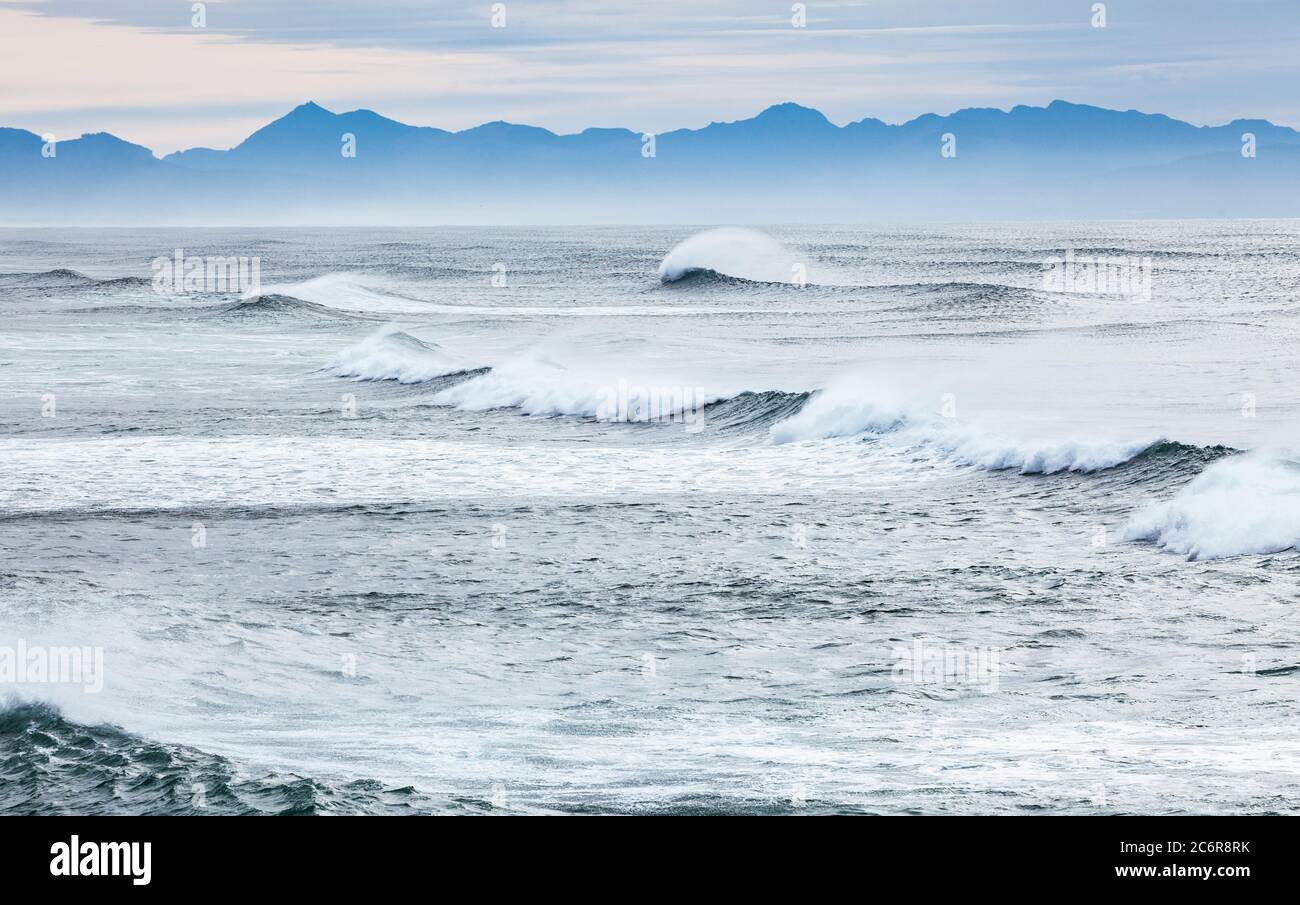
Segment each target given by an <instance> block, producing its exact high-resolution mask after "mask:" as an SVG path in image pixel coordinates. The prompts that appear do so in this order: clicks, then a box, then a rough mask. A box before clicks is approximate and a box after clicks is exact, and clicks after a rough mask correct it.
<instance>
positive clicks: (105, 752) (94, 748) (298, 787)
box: [0, 702, 450, 816]
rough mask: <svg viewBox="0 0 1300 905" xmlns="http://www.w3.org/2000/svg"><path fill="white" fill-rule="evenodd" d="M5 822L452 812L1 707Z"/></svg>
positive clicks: (0, 809) (34, 709) (47, 713)
mask: <svg viewBox="0 0 1300 905" xmlns="http://www.w3.org/2000/svg"><path fill="white" fill-rule="evenodd" d="M0 769H2V770H3V774H4V782H3V783H0V814H5V815H37V816H53V815H65V814H75V815H79V816H80V815H110V814H112V815H118V814H149V815H176V816H183V815H205V814H210V815H259V814H268V815H272V814H273V815H284V816H291V815H310V814H389V815H400V814H410V813H428V812H432V811H436V810H447V809H450V808H449V806H448V805H447V804H446V803H438V802H435V801H433V800H432V799H430V798H428V797H427V796H424V795H420V794H419V793H417V792H415V791H414V790H413V789H410V788H388V787H385V786H384V785H382V784H380V783H378V782H374V781H371V780H359V781H354V782H345V783H341V784H335V785H331V784H328V783H324V782H320V781H317V780H313V779H310V778H307V777H303V776H296V775H293V774H275V773H267V774H263V775H260V776H249V775H247V774H246V773H245V772H244V771H242V770H239V769H238V768H237V767H235V766H234V765H233V764H231V763H230V762H229V761H227V760H226V759H225V758H222V757H218V756H216V755H212V754H206V753H204V752H202V751H198V750H196V749H193V748H187V747H184V746H180V745H168V744H163V743H159V742H151V741H147V740H145V739H142V738H138V737H136V736H133V735H130V734H129V733H126V732H123V731H122V730H121V729H118V728H116V727H114V726H84V725H80V724H77V723H73V722H70V721H69V720H66V719H64V718H63V716H62V715H61V714H60V713H59V711H58V710H56V709H54V708H53V707H50V706H47V705H44V704H31V703H12V702H11V703H10V704H9V705H8V706H3V707H0Z"/></svg>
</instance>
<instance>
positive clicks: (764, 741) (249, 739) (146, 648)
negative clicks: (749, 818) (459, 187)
mask: <svg viewBox="0 0 1300 905" xmlns="http://www.w3.org/2000/svg"><path fill="white" fill-rule="evenodd" d="M696 232H697V230H694V229H691V228H655V229H642V228H638V229H635V230H633V229H599V230H595V229H592V230H573V229H565V230H559V229H557V230H538V229H530V230H505V229H479V230H451V229H438V230H389V231H383V230H375V231H362V232H357V231H346V230H325V231H291V230H261V231H258V230H252V231H250V230H239V231H235V230H230V231H215V230H214V231H203V230H154V231H148V230H140V231H126V230H119V231H76V230H66V231H16V230H6V231H0V317H3V325H4V326H3V330H2V331H0V426H2V428H3V439H0V475H3V479H4V480H3V484H2V485H0V678H3V676H4V674H3V665H4V663H3V658H4V655H5V650H11V651H16V650H17V648H18V645H19V644H20V643H21V644H22V645H24V649H25V650H30V649H33V648H35V649H37V650H46V651H48V650H49V649H50V648H52V647H60V646H71V645H84V646H87V647H90V648H92V649H98V650H99V651H100V652H101V654H102V657H103V675H102V685H103V687H102V690H93V691H88V690H87V689H86V687H85V686H86V684H87V683H86V682H81V683H78V682H75V681H59V682H55V681H48V680H47V681H26V682H20V681H16V679H15V676H14V675H10V676H9V677H8V680H7V681H0V695H5V696H7V698H8V705H7V707H6V708H5V709H3V710H0V811H3V812H7V813H67V812H71V813H83V812H94V813H120V812H132V813H135V812H143V813H256V812H270V813H284V812H288V813H320V812H365V813H428V812H433V813H444V812H445V813H476V812H489V813H500V812H507V813H509V812H515V811H523V812H580V813H587V812H613V813H662V812H688V813H698V812H704V813H712V812H757V813H781V812H795V813H819V812H866V813H917V812H923V813H932V812H942V813H986V812H1012V813H1021V812H1043V811H1048V812H1058V811H1059V812H1083V813H1110V812H1140V813H1148V812H1151V813H1170V812H1207V811H1210V812H1236V811H1249V812H1294V811H1297V810H1300V730H1298V729H1297V726H1296V721H1295V715H1296V707H1297V702H1298V700H1300V695H1298V694H1297V680H1298V679H1300V651H1298V650H1297V642H1298V641H1300V620H1297V605H1298V604H1300V587H1298V584H1297V581H1298V578H1300V560H1298V559H1297V553H1296V550H1295V548H1296V545H1297V543H1300V465H1297V460H1296V458H1295V454H1294V452H1293V450H1294V449H1295V447H1296V444H1295V443H1294V441H1295V440H1296V424H1297V420H1296V419H1297V414H1298V413H1300V380H1297V368H1296V360H1297V353H1296V349H1297V342H1296V341H1297V334H1298V332H1300V331H1298V330H1297V326H1298V324H1297V315H1300V294H1298V290H1300V266H1298V262H1300V224H1297V223H1296V222H1219V223H1215V222H1181V223H1180V222H1166V223H1131V224H1130V223H1123V224H1058V225H1033V226H1029V225H1025V226H1009V225H996V226H968V227H942V228H933V229H924V228H916V229H910V230H900V229H890V230H888V231H885V230H878V229H868V228H861V227H833V228H832V227H826V228H819V229H806V228H800V229H797V230H795V229H781V228H772V229H769V230H766V233H767V235H768V236H769V237H770V238H764V237H759V236H752V235H746V234H722V235H721V236H716V235H715V236H706V237H704V238H703V239H695V240H693V241H692V242H690V243H688V244H687V245H685V246H683V247H682V248H679V249H678V250H677V251H675V252H673V253H672V256H671V257H669V258H668V260H667V261H665V258H666V257H668V256H669V253H670V252H672V250H673V249H674V247H675V246H677V245H678V243H680V242H682V241H683V240H687V239H688V238H689V237H690V236H692V234H694V233H696ZM177 248H181V249H184V251H185V253H186V254H188V255H193V256H210V255H229V256H250V257H252V256H255V257H258V258H260V266H261V271H260V273H261V283H262V285H261V287H260V294H257V295H256V296H254V297H252V298H248V299H242V300H241V299H240V298H239V297H238V296H235V295H230V294H223V293H219V292H212V291H198V292H192V293H186V294H177V293H175V292H174V291H173V292H168V293H161V294H160V293H158V292H156V291H155V290H154V288H153V286H152V285H151V283H150V278H151V276H152V271H151V267H150V261H151V260H153V259H154V258H156V257H158V256H167V257H170V256H172V255H173V254H174V252H175V250H176V249H177ZM1067 250H1071V251H1073V252H1074V253H1076V254H1077V255H1079V256H1087V255H1104V256H1109V257H1119V256H1130V255H1133V256H1138V257H1149V258H1150V259H1151V270H1150V272H1149V275H1150V288H1151V292H1150V298H1149V299H1144V298H1123V297H1117V296H1115V295H1104V294H1097V293H1093V292H1088V291H1045V290H1044V288H1043V285H1044V284H1043V267H1042V265H1043V262H1044V261H1045V260H1047V259H1049V258H1053V257H1060V256H1063V255H1064V254H1065V253H1066V251H1067ZM661 263H662V264H663V265H664V266H663V272H664V274H665V275H666V276H668V277H680V279H675V280H674V281H672V282H668V283H663V282H661V280H660V266H661ZM497 265H500V266H497ZM494 277H495V278H496V282H497V283H498V284H500V283H504V285H494V284H493V278H494ZM802 281H806V282H807V285H799V283H800V282H802ZM209 288H210V287H209ZM1075 288H1078V287H1075ZM620 388H621V389H620ZM639 391H645V392H650V391H654V392H656V393H658V392H659V391H663V392H662V394H661V395H662V396H663V398H665V399H674V398H675V399H677V400H678V402H679V403H681V404H682V405H683V406H684V407H685V408H686V410H687V411H686V415H687V416H689V417H687V418H686V419H685V421H684V422H683V420H682V419H678V420H676V421H671V420H670V421H656V422H640V421H636V420H635V418H636V415H637V413H638V412H639V411H642V410H641V409H639V408H638V403H637V402H636V401H635V400H636V399H637V398H638V392H639ZM674 394H675V395H674ZM611 398H614V399H618V398H622V400H623V402H624V408H625V413H626V414H627V415H628V420H630V422H631V423H622V422H620V421H619V420H617V418H615V420H610V419H609V418H608V417H606V416H607V415H609V414H610V409H609V406H608V402H609V400H610V399H611ZM697 399H698V400H701V401H703V400H707V401H708V403H709V404H708V405H707V406H706V407H704V408H703V409H702V411H699V410H696V409H695V408H693V407H692V406H691V402H692V401H693V400H697ZM683 400H684V402H683ZM676 410H677V409H671V408H670V411H676ZM614 411H615V412H617V406H615V408H614ZM945 658H946V659H945ZM10 662H11V663H12V657H11V660H10ZM27 678H29V679H30V678H31V677H30V676H27ZM83 678H84V677H83Z"/></svg>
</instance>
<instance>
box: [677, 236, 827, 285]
mask: <svg viewBox="0 0 1300 905" xmlns="http://www.w3.org/2000/svg"><path fill="white" fill-rule="evenodd" d="M709 274H712V275H714V276H715V277H716V276H723V277H731V278H733V279H739V280H747V281H749V282H756V283H804V282H812V280H811V279H810V277H809V275H808V262H807V261H806V260H804V259H802V258H800V257H799V256H798V255H796V254H795V253H794V252H792V251H791V250H790V249H788V248H786V247H785V246H784V245H782V244H781V243H780V242H778V241H777V240H776V239H773V238H772V237H771V236H768V235H765V234H764V233H761V232H758V231H757V230H753V229H741V228H739V227H722V228H720V229H708V230H705V231H704V232H701V233H696V234H695V235H693V236H691V237H690V238H688V239H686V240H685V241H683V242H680V243H678V244H677V245H676V246H675V247H674V248H673V249H672V251H670V252H668V254H667V255H666V256H665V257H664V259H663V261H662V262H660V264H659V279H660V280H662V281H663V282H665V283H674V282H677V281H678V280H681V279H683V278H686V277H693V278H695V279H700V278H702V277H707V275H709Z"/></svg>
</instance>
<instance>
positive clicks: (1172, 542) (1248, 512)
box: [1122, 452, 1300, 560]
mask: <svg viewBox="0 0 1300 905" xmlns="http://www.w3.org/2000/svg"><path fill="white" fill-rule="evenodd" d="M1122 536H1123V538H1124V539H1125V540H1142V541H1150V542H1151V543H1153V544H1155V545H1156V546H1157V547H1159V548H1160V549H1162V550H1168V551H1169V552H1171V553H1180V554H1182V555H1184V556H1186V557H1187V558H1188V559H1192V560H1198V559H1219V558H1221V557H1224V556H1240V555H1242V554H1247V553H1278V552H1281V551H1283V550H1291V549H1300V462H1296V461H1295V460H1294V459H1291V458H1287V457H1272V456H1269V455H1267V454H1265V453H1262V452H1260V453H1251V454H1247V455H1241V456H1231V457H1229V458H1226V459H1222V460H1220V461H1218V462H1215V463H1214V464H1212V465H1210V466H1209V467H1208V468H1206V469H1205V471H1203V472H1201V473H1200V474H1199V475H1197V476H1196V477H1195V478H1193V479H1192V481H1191V482H1190V483H1188V484H1187V486H1185V487H1184V488H1183V489H1182V490H1181V491H1179V492H1178V494H1177V495H1176V496H1175V497H1174V498H1173V499H1172V500H1169V501H1167V502H1163V503H1155V504H1153V505H1150V506H1147V507H1146V508H1144V509H1142V510H1140V511H1139V512H1137V513H1136V514H1134V515H1133V516H1132V518H1130V519H1129V522H1128V524H1127V525H1126V526H1125V527H1124V531H1123V535H1122Z"/></svg>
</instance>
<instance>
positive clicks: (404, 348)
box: [331, 327, 473, 383]
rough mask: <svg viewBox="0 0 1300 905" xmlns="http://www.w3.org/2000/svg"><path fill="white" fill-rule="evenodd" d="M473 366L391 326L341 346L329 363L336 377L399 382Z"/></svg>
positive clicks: (458, 370) (415, 381) (421, 381)
mask: <svg viewBox="0 0 1300 905" xmlns="http://www.w3.org/2000/svg"><path fill="white" fill-rule="evenodd" d="M472 369H473V368H472V366H471V365H469V364H467V363H466V362H464V361H461V360H460V359H458V358H456V357H454V356H452V355H449V354H448V353H447V352H445V351H444V350H443V349H442V347H441V346H439V345H437V344H436V343H431V342H426V341H424V340H421V339H416V338H415V337H414V336H412V335H411V334H409V333H404V332H402V331H401V330H397V329H395V328H391V327H390V328H387V329H384V330H380V331H379V332H378V333H374V334H371V335H370V336H367V337H366V338H365V339H363V340H362V341H361V342H359V343H357V344H356V345H353V346H349V347H348V348H347V349H344V350H343V351H342V352H340V353H339V354H338V356H337V357H336V358H335V359H334V362H333V363H332V365H331V370H332V371H333V373H334V374H335V375H337V376H339V377H351V378H353V379H354V380H396V381H397V382H398V383H423V382H425V381H429V380H436V379H437V378H439V377H446V376H447V375H449V374H458V373H464V372H466V371H470V370H472Z"/></svg>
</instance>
